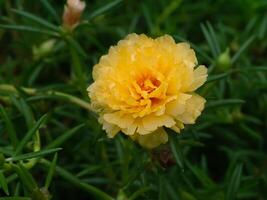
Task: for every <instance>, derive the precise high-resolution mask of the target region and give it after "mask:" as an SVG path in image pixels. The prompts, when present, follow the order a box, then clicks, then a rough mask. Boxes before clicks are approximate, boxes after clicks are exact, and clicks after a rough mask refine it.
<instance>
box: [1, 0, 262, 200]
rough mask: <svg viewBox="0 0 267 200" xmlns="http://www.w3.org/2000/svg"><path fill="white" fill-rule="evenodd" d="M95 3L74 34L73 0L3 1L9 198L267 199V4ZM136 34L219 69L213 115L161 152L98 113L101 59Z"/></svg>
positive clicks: (224, 0)
mask: <svg viewBox="0 0 267 200" xmlns="http://www.w3.org/2000/svg"><path fill="white" fill-rule="evenodd" d="M85 2H86V8H85V10H84V12H83V14H82V16H81V19H80V22H79V24H78V25H77V26H75V28H73V29H72V30H67V29H66V28H64V27H63V26H62V15H63V12H64V5H65V3H66V1H63V0H57V1H52V0H39V1H26V0H0V47H1V48H0V104H1V107H0V108H1V112H0V186H1V188H0V200H4V199H5V198H4V197H7V196H10V197H12V198H9V199H10V200H12V199H13V200H23V199H24V200H26V199H33V200H35V199H36V200H39V199H42V200H48V199H50V198H52V199H55V200H57V199H79V200H86V199H100V200H101V199H106V200H108V199H110V200H111V199H113V198H114V199H118V200H133V199H142V200H156V199H159V200H234V199H242V200H266V199H267V193H266V190H267V170H266V169H267V76H266V75H267V64H266V62H267V57H266V56H267V51H266V47H267V1H266V0H234V1H233V0H232V1H230V0H216V1H214V0H202V1H193V0H143V1H141V0H114V1H110V0H97V1H96V0H95V1H93V0H90V1H89V0H88V1H85ZM132 32H135V33H145V34H147V35H148V36H151V37H157V36H161V35H164V34H169V35H171V36H173V38H174V39H175V40H176V42H182V41H186V42H188V43H190V45H191V47H192V48H193V49H194V50H195V51H196V55H197V57H198V61H199V63H200V64H204V65H206V66H207V67H208V68H209V78H208V81H207V83H206V84H205V85H204V86H202V87H201V88H200V89H199V91H198V92H199V93H200V94H201V95H202V96H204V97H205V98H206V99H207V105H206V108H205V111H204V113H203V114H202V115H201V117H200V118H199V119H198V121H197V123H196V124H195V125H193V126H188V127H186V129H185V130H184V131H183V132H182V134H179V135H177V134H174V133H173V132H171V131H170V134H172V135H173V137H172V139H171V140H170V141H171V142H170V143H168V144H166V145H163V146H161V147H159V148H157V149H155V150H153V151H148V150H145V149H143V148H141V147H140V146H138V145H137V144H135V143H133V142H132V141H130V140H129V139H127V138H126V137H124V136H123V135H122V134H120V135H118V136H116V137H115V139H108V138H107V137H106V134H105V133H104V131H103V130H102V127H101V125H100V124H99V123H98V121H97V116H96V114H94V113H92V112H90V111H89V110H87V108H88V105H89V102H90V100H89V98H88V96H87V92H86V88H87V86H88V85H89V84H90V83H91V82H92V77H91V72H92V67H93V66H94V64H96V63H97V62H98V60H99V58H100V56H101V55H104V54H106V53H107V51H108V49H109V47H110V46H111V45H115V44H116V43H117V42H118V41H119V40H120V39H122V38H124V37H125V36H126V35H127V34H129V33H132ZM45 114H46V115H45ZM33 152H34V153H33ZM56 152H57V153H56Z"/></svg>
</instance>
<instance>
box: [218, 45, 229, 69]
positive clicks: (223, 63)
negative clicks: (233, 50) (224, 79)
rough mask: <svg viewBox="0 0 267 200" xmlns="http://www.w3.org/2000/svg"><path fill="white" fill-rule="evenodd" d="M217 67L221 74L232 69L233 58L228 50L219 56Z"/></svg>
mask: <svg viewBox="0 0 267 200" xmlns="http://www.w3.org/2000/svg"><path fill="white" fill-rule="evenodd" d="M217 66H218V67H217V69H218V70H219V71H221V72H225V71H227V70H228V69H229V68H230V66H231V57H230V54H229V49H228V48H227V49H226V50H225V51H224V52H223V53H222V54H221V55H219V57H218V60H217Z"/></svg>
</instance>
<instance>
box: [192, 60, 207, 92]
mask: <svg viewBox="0 0 267 200" xmlns="http://www.w3.org/2000/svg"><path fill="white" fill-rule="evenodd" d="M207 72H208V70H207V68H206V67H205V66H204V65H200V66H199V67H197V68H196V69H195V70H194V72H193V82H192V84H191V86H190V88H189V91H194V90H196V89H197V88H199V87H200V86H201V85H203V84H204V83H205V81H206V80H207V77H208V74H207Z"/></svg>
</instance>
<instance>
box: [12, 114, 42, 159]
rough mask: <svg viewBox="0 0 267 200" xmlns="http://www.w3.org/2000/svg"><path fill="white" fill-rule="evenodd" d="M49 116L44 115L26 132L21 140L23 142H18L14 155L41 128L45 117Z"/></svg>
mask: <svg viewBox="0 0 267 200" xmlns="http://www.w3.org/2000/svg"><path fill="white" fill-rule="evenodd" d="M46 118H47V115H43V116H42V117H41V118H40V119H39V120H38V121H37V122H36V123H35V124H34V126H33V127H32V128H31V129H30V130H29V131H28V132H27V133H26V135H25V136H24V138H23V139H22V140H21V142H20V143H19V144H18V146H17V148H16V150H15V153H14V156H16V155H18V154H19V153H20V152H21V151H22V149H23V148H24V146H25V145H26V143H27V142H28V141H29V140H30V139H31V138H32V136H33V135H34V134H35V132H36V131H37V130H38V129H39V127H40V126H41V125H42V124H43V123H44V121H45V119H46Z"/></svg>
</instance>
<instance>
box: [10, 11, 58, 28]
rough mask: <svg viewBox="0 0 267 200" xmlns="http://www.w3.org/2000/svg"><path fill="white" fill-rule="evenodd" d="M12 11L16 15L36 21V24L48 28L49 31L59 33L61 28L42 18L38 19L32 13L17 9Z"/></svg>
mask: <svg viewBox="0 0 267 200" xmlns="http://www.w3.org/2000/svg"><path fill="white" fill-rule="evenodd" d="M12 11H13V12H14V13H16V14H18V15H20V16H22V17H25V18H27V19H30V20H32V21H34V22H36V23H38V24H40V25H43V26H45V27H47V28H49V29H52V30H54V31H57V32H58V31H59V28H58V27H57V26H55V25H54V24H51V23H50V22H48V21H46V20H44V19H42V18H40V17H37V16H35V15H33V14H31V13H28V12H26V11H22V10H17V9H12Z"/></svg>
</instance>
